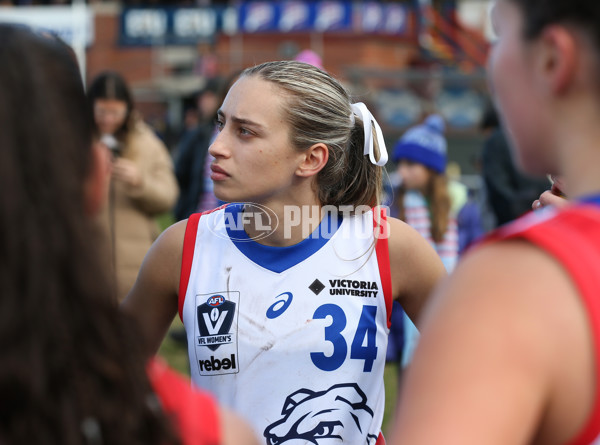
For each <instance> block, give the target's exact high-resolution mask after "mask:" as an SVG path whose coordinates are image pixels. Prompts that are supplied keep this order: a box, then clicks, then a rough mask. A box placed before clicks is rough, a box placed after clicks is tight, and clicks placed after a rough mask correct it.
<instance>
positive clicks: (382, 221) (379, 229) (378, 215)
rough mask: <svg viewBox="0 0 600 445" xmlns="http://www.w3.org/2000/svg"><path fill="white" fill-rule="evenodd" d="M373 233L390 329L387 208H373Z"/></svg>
mask: <svg viewBox="0 0 600 445" xmlns="http://www.w3.org/2000/svg"><path fill="white" fill-rule="evenodd" d="M373 232H374V234H375V254H376V255H377V264H378V265H379V276H380V277H381V285H382V286H383V296H384V298H385V308H386V310H387V325H388V329H389V327H390V326H391V325H392V303H393V298H392V272H391V269H390V251H389V247H388V238H389V237H390V230H389V225H388V222H387V213H386V208H385V207H375V208H373Z"/></svg>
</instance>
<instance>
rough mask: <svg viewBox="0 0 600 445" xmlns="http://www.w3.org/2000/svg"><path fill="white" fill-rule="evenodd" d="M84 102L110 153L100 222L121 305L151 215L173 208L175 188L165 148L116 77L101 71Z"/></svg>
mask: <svg viewBox="0 0 600 445" xmlns="http://www.w3.org/2000/svg"><path fill="white" fill-rule="evenodd" d="M88 103H89V107H90V108H91V110H90V111H91V114H92V116H93V120H94V123H95V126H94V132H95V135H96V136H97V137H98V138H99V139H100V140H102V141H103V142H105V143H106V145H108V146H109V148H110V149H111V151H112V154H113V156H112V158H113V163H112V177H111V184H110V197H109V205H108V208H107V212H106V218H105V219H104V220H105V221H106V224H107V227H108V232H109V234H110V239H111V244H112V249H113V254H112V260H113V263H114V269H115V274H116V293H117V299H118V300H119V301H121V300H122V299H123V298H125V296H126V295H127V292H129V289H130V288H131V287H132V286H133V283H134V282H135V279H136V277H137V274H138V271H139V268H140V266H141V264H142V260H143V259H144V255H145V254H146V252H147V251H148V249H149V248H150V246H151V245H152V242H153V241H154V240H155V239H156V237H157V236H158V233H159V228H158V226H157V224H156V216H158V215H160V214H162V213H165V212H168V211H170V210H171V209H172V208H173V206H174V205H175V201H176V199H177V196H178V193H179V189H178V186H177V180H176V178H175V174H174V173H173V162H172V160H171V156H170V154H169V152H168V150H167V148H166V147H165V145H164V144H163V143H162V142H161V140H160V139H159V138H158V137H157V136H156V135H155V133H154V132H153V131H152V129H151V128H150V127H149V126H148V125H147V124H145V123H144V121H143V120H142V118H141V117H140V115H139V114H138V113H137V112H136V110H135V108H134V103H133V98H132V96H131V92H130V90H129V87H128V85H127V83H126V82H125V80H124V79H123V77H122V76H121V75H120V74H119V73H116V72H104V73H101V74H100V75H98V76H97V77H96V78H94V80H93V81H92V82H91V84H90V85H89V89H88Z"/></svg>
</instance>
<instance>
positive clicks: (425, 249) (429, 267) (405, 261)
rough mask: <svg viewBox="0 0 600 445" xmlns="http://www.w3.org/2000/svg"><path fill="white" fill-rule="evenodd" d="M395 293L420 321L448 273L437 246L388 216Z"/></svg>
mask: <svg viewBox="0 0 600 445" xmlns="http://www.w3.org/2000/svg"><path fill="white" fill-rule="evenodd" d="M388 222H389V234H390V237H389V240H388V246H389V252H390V269H391V275H392V295H393V296H394V299H396V300H398V301H399V302H400V304H401V305H402V308H403V309H404V311H405V312H406V313H407V314H408V316H409V317H410V318H411V320H413V322H414V323H415V324H417V322H418V319H419V315H420V313H421V310H422V309H423V307H424V305H425V302H426V301H427V299H428V297H429V295H430V294H431V292H432V290H433V288H434V287H435V286H436V285H437V284H438V283H439V282H440V280H442V279H443V278H444V277H445V276H446V269H445V268H444V265H443V263H442V261H441V260H440V257H439V256H438V254H437V253H436V251H435V250H434V248H433V247H432V246H431V245H430V244H429V243H428V242H427V240H425V239H424V238H423V237H422V236H421V235H420V234H419V233H418V232H417V231H416V230H415V229H413V228H412V227H410V226H409V225H408V224H406V223H404V222H403V221H400V220H399V219H396V218H388Z"/></svg>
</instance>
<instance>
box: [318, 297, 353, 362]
mask: <svg viewBox="0 0 600 445" xmlns="http://www.w3.org/2000/svg"><path fill="white" fill-rule="evenodd" d="M328 315H331V318H332V319H333V321H332V322H331V324H330V325H329V326H327V327H326V328H325V340H326V341H330V342H331V343H333V354H332V355H331V356H329V357H328V356H326V355H325V354H323V353H322V352H311V353H310V358H311V359H312V361H313V363H314V364H315V366H316V367H317V368H319V369H322V370H323V371H334V370H336V369H338V368H339V367H340V366H342V364H343V363H344V360H346V354H347V352H348V345H347V344H346V340H345V339H344V336H343V335H342V331H343V330H344V328H345V327H346V314H344V311H343V310H342V308H341V307H339V306H337V305H335V304H324V305H323V306H319V307H318V308H317V310H316V311H315V314H314V315H313V318H315V319H317V318H323V319H324V318H327V316H328Z"/></svg>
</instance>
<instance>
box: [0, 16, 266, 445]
mask: <svg viewBox="0 0 600 445" xmlns="http://www.w3.org/2000/svg"><path fill="white" fill-rule="evenodd" d="M0 60H2V61H3V67H2V69H0V97H1V98H2V100H0V127H1V128H2V130H1V131H0V190H1V193H0V218H1V220H2V222H1V225H0V227H1V229H0V288H1V289H2V295H1V297H0V363H1V366H0V401H1V402H0V443H2V444H3V445H21V444H47V445H54V444H56V445H80V444H81V445H84V444H87V445H102V444H105V445H108V444H111V445H120V444H122V445H125V444H127V445H135V444H139V445H142V444H143V445H151V444H155V445H174V444H183V445H191V444H195V445H201V444H205V445H209V444H241V443H243V444H255V443H256V442H255V441H254V439H253V436H252V435H251V433H250V432H249V427H247V426H246V424H245V423H242V421H241V420H239V419H238V418H237V417H234V416H232V415H231V414H230V413H228V412H224V411H223V410H221V409H219V407H218V406H217V405H216V404H215V402H214V401H213V399H212V398H210V397H208V396H206V395H205V394H201V393H197V392H193V391H192V389H191V388H190V386H189V383H188V382H187V381H185V380H183V379H182V378H180V377H179V376H178V375H176V374H175V373H173V372H172V371H170V370H169V369H168V368H167V367H166V366H165V365H163V364H161V363H159V362H157V361H151V362H150V363H149V364H147V363H146V361H145V360H144V359H143V357H144V356H143V352H142V351H144V350H145V348H144V347H143V345H142V344H141V342H140V339H139V337H137V336H135V333H134V332H133V331H132V326H133V324H132V322H131V320H129V319H128V318H127V317H125V316H124V315H123V314H121V313H120V311H119V309H118V307H117V303H116V301H115V299H114V298H111V297H112V295H111V292H112V287H111V285H110V281H109V280H108V278H107V271H106V270H105V268H104V261H105V259H106V257H105V256H104V255H103V254H102V244H101V242H100V240H101V238H99V237H97V232H96V231H95V229H94V227H93V218H94V216H95V215H96V214H97V212H98V211H99V210H100V208H101V206H102V205H103V203H104V201H105V196H106V188H107V187H106V183H107V181H108V179H107V178H108V165H109V163H108V155H107V152H106V151H105V149H103V148H102V147H101V145H100V144H95V145H93V143H92V126H91V122H89V119H88V114H87V113H86V112H85V111H86V97H85V93H84V90H83V85H82V82H81V75H80V73H79V70H78V68H77V64H76V62H75V59H74V56H73V53H72V51H71V50H70V49H69V48H68V47H67V46H66V45H65V44H64V43H62V42H60V41H59V40H57V39H55V38H54V37H51V36H48V35H43V34H36V33H33V32H31V31H29V30H27V29H26V28H24V27H20V26H14V25H4V24H0Z"/></svg>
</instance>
